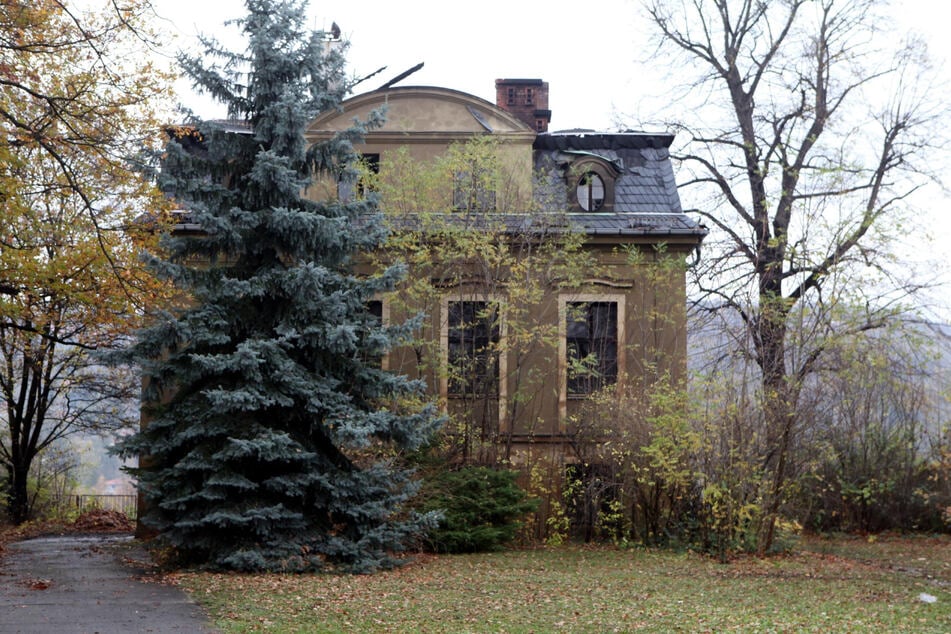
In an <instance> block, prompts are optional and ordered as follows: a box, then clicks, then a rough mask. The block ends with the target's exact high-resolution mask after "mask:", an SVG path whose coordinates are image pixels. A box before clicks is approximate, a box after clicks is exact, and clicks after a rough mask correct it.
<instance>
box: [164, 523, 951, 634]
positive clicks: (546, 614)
mask: <svg viewBox="0 0 951 634" xmlns="http://www.w3.org/2000/svg"><path fill="white" fill-rule="evenodd" d="M174 578H175V579H176V580H177V581H178V582H179V583H180V584H181V585H182V586H183V587H185V588H186V589H187V590H188V591H189V592H190V593H191V594H192V596H193V597H194V598H195V599H196V600H197V601H198V602H200V603H201V604H203V605H204V606H205V607H206V608H207V609H208V610H209V611H210V613H211V614H212V615H213V618H214V620H215V622H216V624H217V626H218V627H219V628H221V630H222V631H223V632H226V633H227V632H301V633H303V632H307V633H311V632H512V633H527V632H632V631H645V632H724V631H740V632H751V631H755V632H876V633H877V632H951V539H948V538H947V537H945V538H897V537H894V538H881V539H878V540H876V541H873V542H869V541H867V540H860V539H854V538H836V539H832V540H815V539H814V540H804V541H803V542H802V543H801V544H800V552H798V553H796V554H793V555H787V556H782V557H771V558H766V559H757V558H741V559H738V560H736V561H734V562H732V563H729V564H719V563H716V562H714V561H712V560H710V559H708V558H705V557H701V556H699V555H696V554H690V553H671V552H665V551H648V550H616V549H612V548H580V547H565V548H550V549H539V550H526V551H514V552H502V553H493V554H485V555H459V556H439V557H429V556H427V557H422V558H420V559H419V560H418V561H417V562H416V563H413V564H411V565H408V566H406V567H403V568H401V569H399V570H395V571H391V572H385V573H380V574H376V575H368V576H338V575H314V576H295V575H216V574H207V573H183V574H177V575H174ZM922 592H925V593H928V594H931V595H933V596H935V597H937V602H936V603H933V604H927V603H923V602H921V601H919V600H918V595H919V594H920V593H922Z"/></svg>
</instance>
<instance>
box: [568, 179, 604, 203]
mask: <svg viewBox="0 0 951 634" xmlns="http://www.w3.org/2000/svg"><path fill="white" fill-rule="evenodd" d="M604 194H605V187H604V179H602V178H601V177H600V176H598V175H597V174H596V173H595V172H586V173H584V174H582V175H581V178H580V179H578V187H577V188H576V189H575V195H576V196H577V200H578V206H579V207H581V209H582V210H584V211H598V210H599V209H601V207H603V206H604Z"/></svg>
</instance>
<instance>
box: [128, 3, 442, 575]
mask: <svg viewBox="0 0 951 634" xmlns="http://www.w3.org/2000/svg"><path fill="white" fill-rule="evenodd" d="M246 6H247V10H248V13H247V16H246V17H245V18H243V19H242V20H240V21H239V24H240V26H241V27H242V29H243V32H244V33H245V34H246V36H247V40H248V48H247V51H246V53H245V54H241V55H238V54H229V53H226V52H224V51H223V50H222V49H221V48H220V47H219V46H218V45H217V44H216V42H214V41H213V40H209V41H206V48H207V51H208V53H209V54H211V55H213V56H214V57H213V58H212V59H214V58H217V59H218V60H219V61H220V62H223V63H220V64H219V65H218V66H214V65H207V64H206V62H205V60H203V59H201V58H183V60H182V63H183V68H184V69H185V72H186V73H187V74H188V75H189V76H190V77H191V78H192V79H193V81H194V83H195V84H196V86H197V87H199V88H200V89H203V90H205V91H207V92H208V93H210V94H211V95H213V96H215V97H216V98H218V99H219V100H221V101H223V102H225V103H227V105H228V108H229V115H230V119H231V120H232V121H231V122H230V123H228V124H226V125H213V124H196V125H194V126H187V127H183V128H181V129H179V130H177V133H176V134H175V135H173V139H172V141H171V142H170V144H169V147H168V153H167V157H166V159H165V163H164V169H163V174H162V176H161V183H162V185H163V187H164V189H165V191H166V192H167V193H168V194H169V195H170V196H172V197H173V198H174V199H175V200H176V202H177V203H178V204H179V205H181V206H182V208H183V209H185V210H187V223H186V224H185V226H184V227H181V228H182V229H187V228H188V227H194V228H196V229H197V230H196V231H194V232H192V234H191V235H186V231H184V230H183V231H179V232H177V233H176V235H173V236H170V237H169V239H168V240H167V241H166V245H165V246H166V252H165V254H164V255H163V256H162V257H161V258H158V257H156V258H153V259H152V260H151V262H150V264H151V266H152V267H153V269H154V271H155V273H156V274H157V275H159V276H162V277H164V278H166V279H168V280H171V281H172V282H174V284H175V285H176V286H177V287H178V288H181V289H182V290H183V291H184V295H185V296H186V297H187V301H186V302H185V303H186V307H185V308H182V309H181V310H177V311H174V312H168V313H164V314H162V315H160V316H159V317H158V318H157V319H156V322H155V324H154V326H153V327H151V328H150V329H148V330H146V331H145V332H143V333H141V335H140V338H139V340H138V342H137V343H136V344H135V345H134V346H133V348H132V349H131V351H130V354H131V356H133V357H134V358H135V360H136V361H137V362H138V363H140V364H141V366H142V367H143V372H144V375H145V379H146V381H145V383H146V396H145V401H146V411H147V414H148V415H149V417H150V419H151V420H150V422H149V424H148V425H147V426H145V427H144V428H143V429H142V430H141V431H140V432H138V433H137V434H136V435H134V436H132V437H130V438H128V439H127V440H126V441H125V442H124V443H122V445H121V448H120V449H121V452H122V453H123V454H125V455H126V456H131V455H139V456H141V457H142V464H141V465H140V467H139V468H138V469H136V470H135V474H136V475H137V477H138V479H139V486H140V488H141V490H142V492H143V493H144V497H145V500H146V502H147V511H146V514H145V516H144V517H143V521H144V522H145V524H146V525H147V526H150V527H152V528H154V529H155V530H156V531H157V532H158V535H159V537H160V539H162V540H164V541H165V542H166V543H167V544H169V545H170V546H172V547H173V548H174V550H175V552H176V553H178V555H179V556H180V557H181V559H182V561H183V562H185V563H189V564H197V565H204V566H209V567H212V568H221V569H233V570H314V569H320V568H323V567H326V566H335V567H338V568H345V569H349V570H353V571H358V572H365V571H372V570H374V569H377V568H380V567H384V566H388V565H391V564H392V563H393V561H394V560H393V559H392V553H393V552H394V551H398V550H399V549H400V548H401V547H403V546H404V545H405V544H406V542H407V540H408V539H409V538H411V537H412V536H413V535H415V534H417V533H418V532H419V531H420V530H421V529H423V528H424V525H426V524H427V523H428V522H429V521H430V519H431V518H427V517H417V516H413V515H412V514H408V513H404V512H403V511H402V510H401V508H402V503H403V502H404V501H405V500H406V499H407V498H408V497H409V496H410V495H411V494H412V492H413V486H412V483H411V481H410V478H409V473H408V472H407V471H405V470H404V469H402V468H401V466H400V463H399V460H398V457H399V455H400V452H402V451H405V450H412V449H414V448H416V447H418V446H420V445H421V444H422V443H424V442H426V441H427V440H428V439H429V437H430V436H431V434H432V432H433V431H434V429H435V426H436V417H435V416H434V413H433V411H432V410H431V409H429V408H423V409H421V410H419V409H417V410H411V411H403V410H402V409H401V407H400V406H399V403H401V402H404V399H403V398H402V397H405V396H411V395H415V394H417V393H418V392H419V390H420V387H421V386H419V385H418V384H416V383H414V382H412V381H409V380H408V379H406V378H405V377H402V376H397V375H394V374H390V373H388V372H386V371H383V370H382V369H380V367H379V363H378V361H377V360H378V359H379V358H380V355H382V354H383V353H384V352H385V351H386V350H387V349H388V347H389V346H390V345H391V342H394V341H395V340H398V339H399V338H400V337H402V336H405V335H407V334H408V331H409V329H410V327H411V326H412V324H403V325H396V326H393V325H389V326H387V325H383V324H380V323H379V322H378V321H377V320H376V319H375V317H374V316H373V315H372V314H371V312H370V311H369V310H368V302H370V301H371V300H372V298H373V297H374V296H376V295H378V294H379V293H382V292H385V291H387V290H389V289H391V288H392V287H393V285H394V284H395V283H396V282H397V281H398V280H399V279H400V278H401V276H402V271H401V270H399V269H397V268H393V269H390V270H386V271H383V272H381V273H379V274H377V275H373V276H369V277H367V276H358V275H356V274H355V273H354V271H353V261H352V258H353V257H354V256H355V255H356V254H359V253H360V252H366V251H369V250H372V249H374V248H375V247H377V246H378V245H379V244H380V243H381V241H382V240H383V239H384V238H385V235H384V232H383V230H382V229H381V223H380V222H379V221H378V218H377V217H376V216H375V213H376V212H375V203H374V200H373V198H372V195H371V196H368V197H367V198H366V199H364V200H359V201H355V202H347V203H344V202H340V201H336V200H334V201H324V202H315V201H312V200H309V199H307V198H306V197H305V196H304V195H303V193H304V192H305V191H306V189H307V186H308V184H309V183H310V180H311V177H312V175H314V174H315V173H317V172H318V170H325V171H329V172H330V173H338V174H339V173H341V172H348V173H349V172H353V171H354V169H355V167H354V165H355V161H356V159H357V156H356V154H355V152H354V150H353V147H352V141H353V140H354V139H355V138H357V137H358V136H359V134H360V130H359V129H354V130H350V131H348V132H347V133H344V134H341V135H340V136H339V137H338V138H335V139H333V140H331V141H329V142H327V143H323V144H318V145H317V146H313V147H309V146H308V144H307V143H306V141H305V139H304V131H305V127H306V125H307V124H308V123H309V122H310V121H311V120H312V119H313V118H314V117H315V116H316V115H317V114H318V113H319V112H321V111H323V110H326V109H328V108H334V107H336V106H337V104H338V103H339V102H340V99H341V98H342V94H343V91H344V90H345V81H344V75H343V59H342V55H341V53H340V51H338V50H333V49H331V48H330V47H328V46H327V38H326V37H325V36H324V34H322V33H320V32H308V31H307V30H306V29H305V28H304V26H303V23H304V7H303V3H301V2H293V1H285V2H282V1H278V0H247V1H246ZM370 124H372V122H371V123H370Z"/></svg>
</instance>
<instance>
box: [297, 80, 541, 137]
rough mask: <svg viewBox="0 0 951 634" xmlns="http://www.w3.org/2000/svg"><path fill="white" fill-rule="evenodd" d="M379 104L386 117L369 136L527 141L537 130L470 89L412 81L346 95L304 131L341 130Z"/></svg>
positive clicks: (317, 133)
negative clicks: (489, 136)
mask: <svg viewBox="0 0 951 634" xmlns="http://www.w3.org/2000/svg"><path fill="white" fill-rule="evenodd" d="M380 109H383V110H384V111H385V114H386V121H385V123H384V124H383V126H382V128H379V129H376V130H372V131H371V132H370V133H369V134H368V135H367V136H368V138H370V137H373V138H383V137H393V140H394V141H395V140H397V139H400V140H401V141H402V142H403V143H411V142H413V138H414V137H416V138H421V139H423V138H432V139H435V138H446V139H452V140H457V139H458V140H461V139H465V138H468V137H471V136H473V135H477V134H486V133H489V134H493V135H500V136H503V137H510V138H516V139H518V138H521V139H524V140H525V141H526V142H528V143H530V142H531V141H532V140H533V139H534V138H535V131H534V130H532V129H531V128H529V127H528V126H527V125H526V124H524V123H523V122H521V121H519V120H518V119H517V118H515V117H514V116H513V115H511V114H509V113H508V112H506V111H504V110H502V109H501V108H499V107H498V106H496V105H494V104H492V103H490V102H488V101H486V100H484V99H480V98H478V97H475V96H474V95H469V94H466V93H463V92H459V91H457V90H451V89H448V88H435V87H428V86H412V87H404V88H388V89H383V90H375V91H373V92H369V93H364V94H362V95H358V96H356V97H353V98H352V99H348V100H346V101H344V102H343V103H342V104H341V107H340V109H339V110H335V111H331V112H326V113H324V114H322V115H320V116H319V117H317V118H316V119H315V120H314V121H313V123H312V124H311V125H310V127H309V129H308V132H307V137H308V138H309V139H311V140H317V139H319V138H325V137H326V136H328V135H329V134H332V133H333V132H338V131H340V130H345V129H347V128H348V127H350V126H351V125H352V124H353V120H354V119H359V120H361V121H364V120H366V119H368V118H369V116H370V113H371V112H373V111H375V110H380Z"/></svg>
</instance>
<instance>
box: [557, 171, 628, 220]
mask: <svg viewBox="0 0 951 634" xmlns="http://www.w3.org/2000/svg"><path fill="white" fill-rule="evenodd" d="M619 175H620V173H619V172H618V170H617V168H616V167H615V166H614V165H613V164H611V163H610V162H608V161H604V160H599V159H595V158H583V159H580V160H577V161H575V162H574V163H572V164H571V165H570V166H569V168H568V169H567V170H566V174H565V184H566V186H567V188H568V202H569V210H570V211H571V212H573V213H586V214H587V213H590V214H599V213H609V212H613V211H614V202H615V184H616V181H617V178H618V176H619ZM590 176H597V177H598V178H599V179H600V180H601V183H602V185H603V187H604V198H603V199H602V202H601V205H600V206H599V207H598V208H597V209H585V206H584V205H583V204H582V203H581V201H580V200H579V199H578V191H579V190H580V189H581V187H582V182H583V181H584V179H586V178H589V177H590Z"/></svg>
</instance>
